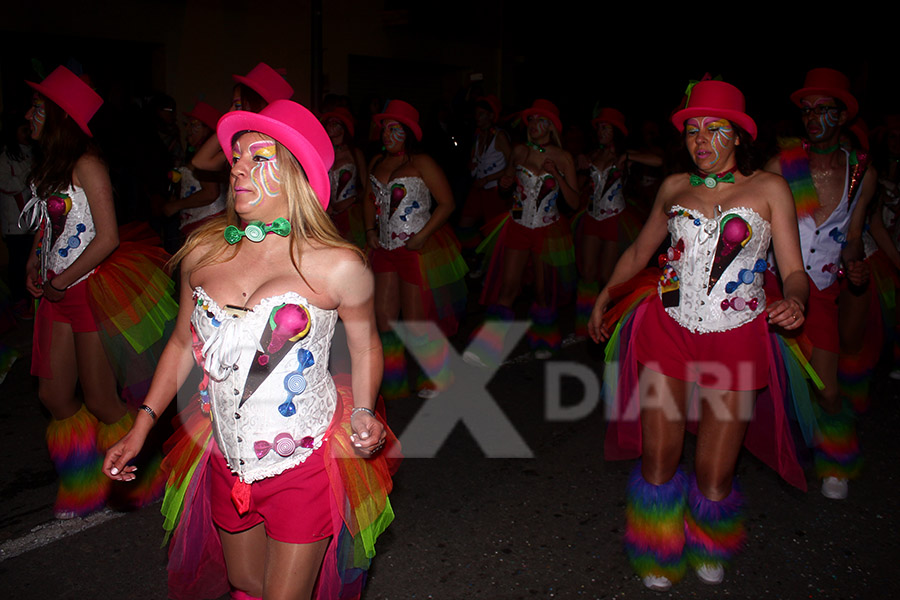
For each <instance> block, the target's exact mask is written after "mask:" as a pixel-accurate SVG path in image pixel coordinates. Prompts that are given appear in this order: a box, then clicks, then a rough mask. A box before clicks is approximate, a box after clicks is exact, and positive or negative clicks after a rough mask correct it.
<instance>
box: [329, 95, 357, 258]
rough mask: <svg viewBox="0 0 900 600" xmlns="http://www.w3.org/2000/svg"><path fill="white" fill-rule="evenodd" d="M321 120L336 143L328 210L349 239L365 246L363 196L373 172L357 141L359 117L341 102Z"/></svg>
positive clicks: (355, 243)
mask: <svg viewBox="0 0 900 600" xmlns="http://www.w3.org/2000/svg"><path fill="white" fill-rule="evenodd" d="M321 120H322V123H323V124H324V125H325V131H327V132H328V137H329V138H331V143H332V144H333V145H334V166H333V167H332V168H331V170H330V171H329V172H328V177H329V178H330V180H331V204H329V205H328V214H329V215H331V219H332V220H333V221H334V224H335V226H337V229H338V232H339V233H340V234H341V235H342V236H343V237H344V239H345V240H348V241H350V242H353V244H354V245H356V246H357V247H359V248H365V246H366V226H365V222H364V221H363V214H362V213H363V210H362V203H361V202H359V199H360V197H362V195H363V193H364V191H365V185H366V183H365V182H368V180H369V176H368V173H367V172H366V159H365V157H364V156H363V153H362V150H360V149H359V148H357V147H356V145H355V144H354V143H353V135H354V129H355V126H356V119H354V118H353V114H352V113H351V112H350V111H349V110H348V109H347V108H346V107H343V106H338V107H335V108H334V110H330V111H328V112H326V113H323V114H322V116H321Z"/></svg>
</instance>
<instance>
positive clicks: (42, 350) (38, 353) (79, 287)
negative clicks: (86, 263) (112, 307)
mask: <svg viewBox="0 0 900 600" xmlns="http://www.w3.org/2000/svg"><path fill="white" fill-rule="evenodd" d="M54 322H59V323H67V324H68V325H69V326H71V327H72V331H73V332H75V333H87V332H91V331H97V320H96V319H95V318H94V313H93V312H92V311H91V306H90V304H89V303H88V280H87V279H85V280H84V281H81V282H79V283H76V284H75V285H73V286H72V287H70V288H68V289H67V290H66V293H65V295H64V296H63V298H62V300H60V301H59V302H50V301H49V300H46V299H43V298H42V299H41V301H40V303H39V304H38V308H37V312H36V313H35V315H34V336H33V338H32V351H31V374H32V375H35V376H37V377H42V378H44V379H52V378H53V372H52V371H51V369H50V347H51V345H52V344H53V323H54Z"/></svg>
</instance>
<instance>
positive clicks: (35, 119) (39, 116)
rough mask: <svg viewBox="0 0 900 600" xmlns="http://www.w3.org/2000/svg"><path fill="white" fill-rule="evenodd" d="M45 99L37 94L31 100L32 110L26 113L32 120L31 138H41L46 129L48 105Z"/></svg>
mask: <svg viewBox="0 0 900 600" xmlns="http://www.w3.org/2000/svg"><path fill="white" fill-rule="evenodd" d="M44 102H45V101H44V99H43V98H42V97H40V96H38V95H37V94H35V95H34V99H33V100H32V102H31V110H30V111H28V115H26V116H27V117H28V118H29V120H30V121H31V138H32V139H35V140H36V139H39V138H40V137H41V133H42V132H43V131H44V123H45V122H46V121H47V106H46V104H45V103H44Z"/></svg>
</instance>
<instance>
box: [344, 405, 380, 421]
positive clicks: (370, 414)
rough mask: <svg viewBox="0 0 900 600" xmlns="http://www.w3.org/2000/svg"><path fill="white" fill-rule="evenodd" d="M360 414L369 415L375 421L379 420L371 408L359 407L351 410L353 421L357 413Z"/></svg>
mask: <svg viewBox="0 0 900 600" xmlns="http://www.w3.org/2000/svg"><path fill="white" fill-rule="evenodd" d="M358 412H364V413H369V416H371V417H372V418H373V419H375V418H377V417H376V416H375V412H374V411H373V410H372V409H371V408H366V407H365V406H357V407H356V408H354V409H353V410H351V411H350V418H351V419H352V418H353V416H354V415H355V414H356V413H358Z"/></svg>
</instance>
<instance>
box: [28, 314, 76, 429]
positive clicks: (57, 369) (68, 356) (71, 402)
mask: <svg viewBox="0 0 900 600" xmlns="http://www.w3.org/2000/svg"><path fill="white" fill-rule="evenodd" d="M36 326H37V325H36ZM51 327H52V328H53V343H52V344H51V345H50V352H49V355H50V369H51V372H52V373H53V377H52V378H51V379H45V378H43V377H41V378H39V379H38V398H40V400H41V404H43V405H44V407H45V408H46V409H47V410H48V411H50V414H51V415H52V416H53V418H54V419H56V420H58V421H62V420H63V419H67V418H69V417H71V416H72V415H74V414H75V413H77V412H78V410H79V409H80V408H81V402H79V401H78V400H76V399H75V383H76V382H77V381H78V368H77V364H76V362H75V337H74V334H73V333H72V327H71V326H70V325H69V324H68V323H61V322H59V321H54V322H53V324H52V325H51Z"/></svg>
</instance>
